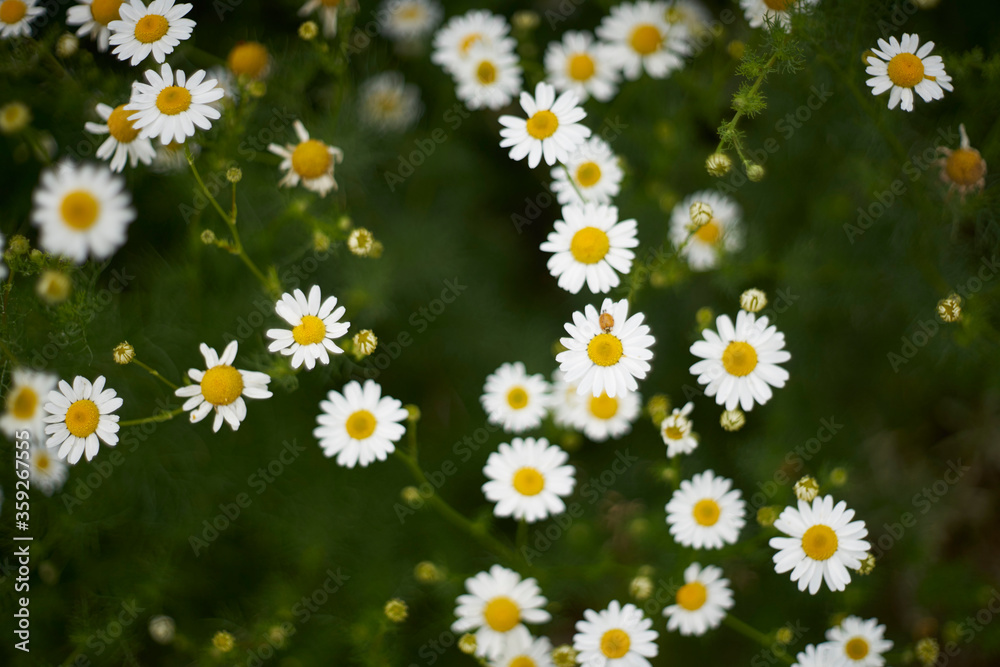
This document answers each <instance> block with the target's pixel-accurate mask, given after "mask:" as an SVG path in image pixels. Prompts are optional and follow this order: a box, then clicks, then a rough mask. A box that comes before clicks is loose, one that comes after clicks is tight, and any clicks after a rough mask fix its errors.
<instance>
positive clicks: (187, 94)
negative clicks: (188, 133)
mask: <svg viewBox="0 0 1000 667" xmlns="http://www.w3.org/2000/svg"><path fill="white" fill-rule="evenodd" d="M190 106H191V91H189V90H188V89H187V88H183V87H181V86H167V87H166V88H164V89H163V90H161V91H160V94H159V95H157V96H156V108H157V109H159V110H160V113H162V114H164V115H166V116H176V115H177V114H179V113H181V112H182V111H187V110H188V108H189V107H190Z"/></svg>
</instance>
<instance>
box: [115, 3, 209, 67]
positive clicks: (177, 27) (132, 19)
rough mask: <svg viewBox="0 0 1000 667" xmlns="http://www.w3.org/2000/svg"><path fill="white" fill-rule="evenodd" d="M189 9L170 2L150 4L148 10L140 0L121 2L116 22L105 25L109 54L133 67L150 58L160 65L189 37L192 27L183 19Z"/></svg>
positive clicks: (190, 21) (189, 21) (192, 22)
mask: <svg viewBox="0 0 1000 667" xmlns="http://www.w3.org/2000/svg"><path fill="white" fill-rule="evenodd" d="M192 7H193V5H191V4H188V3H182V4H179V5H175V4H174V0H152V2H150V3H149V6H148V7H147V6H146V5H144V4H142V0H130V1H129V2H123V3H122V4H121V6H120V7H119V8H118V12H119V14H120V18H119V19H118V20H117V21H111V22H110V23H109V24H108V29H109V30H111V38H110V43H111V44H112V45H114V46H115V48H114V50H113V51H112V52H111V53H113V54H114V55H116V56H118V59H119V60H131V63H130V64H131V65H133V66H134V65H138V64H139V63H141V62H142V61H143V60H145V59H146V58H147V57H148V56H149V55H150V54H152V55H153V60H155V61H156V62H158V63H162V62H163V61H164V60H166V59H167V55H168V54H170V53H173V51H174V47H176V46H177V45H178V44H180V43H181V42H182V41H184V40H186V39H188V38H189V37H191V32H192V31H193V30H194V26H195V23H194V21H192V20H191V19H186V18H184V16H185V15H187V13H188V12H189V11H191V8H192Z"/></svg>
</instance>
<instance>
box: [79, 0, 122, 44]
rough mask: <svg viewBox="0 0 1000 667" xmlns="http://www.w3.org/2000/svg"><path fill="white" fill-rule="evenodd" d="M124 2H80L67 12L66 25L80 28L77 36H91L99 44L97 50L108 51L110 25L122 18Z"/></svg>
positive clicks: (82, 0) (95, 0)
mask: <svg viewBox="0 0 1000 667" xmlns="http://www.w3.org/2000/svg"><path fill="white" fill-rule="evenodd" d="M123 2H124V0H79V3H78V4H75V5H73V6H72V7H70V8H69V9H68V10H66V25H75V26H80V27H79V28H77V29H76V36H77V37H83V36H84V35H90V38H91V39H93V40H95V41H96V42H97V50H98V51H100V52H101V53H104V52H105V51H107V50H108V40H109V39H110V37H111V30H110V29H109V28H108V25H110V23H111V22H112V21H117V20H119V19H120V18H121V15H120V14H119V13H118V12H119V7H121V5H122V3H123Z"/></svg>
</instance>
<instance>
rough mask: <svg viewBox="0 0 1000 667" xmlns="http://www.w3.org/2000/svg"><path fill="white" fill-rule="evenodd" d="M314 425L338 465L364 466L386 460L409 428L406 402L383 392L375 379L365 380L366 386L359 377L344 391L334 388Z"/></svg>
mask: <svg viewBox="0 0 1000 667" xmlns="http://www.w3.org/2000/svg"><path fill="white" fill-rule="evenodd" d="M326 397H327V399H328V400H325V401H320V404H319V407H320V409H322V411H323V412H322V414H320V415H319V416H318V417H317V418H316V421H317V423H318V426H317V427H316V428H315V429H313V436H315V437H316V439H317V440H319V446H320V447H322V448H323V454H324V455H325V456H326V457H327V458H330V457H332V456H336V457H337V465H340V466H344V467H345V468H353V467H354V466H355V465H360V466H361V467H362V468H365V467H367V466H368V464H369V463H371V462H372V461H375V460H376V459H377V460H379V461H385V459H386V457H388V456H389V454H391V453H393V452H394V451H396V446H395V444H394V443H396V442H399V439H400V438H402V437H403V433H405V432H406V427H405V426H403V424H401V423H400V422H402V421H403V420H404V419H406V417H407V414H408V413H407V412H406V410H405V409H403V403H402V402H401V401H399V400H397V399H395V398H390V397H389V396H382V387H380V386H379V385H378V384H376V383H375V382H373V381H372V380H365V384H364V387H362V386H361V385H360V384H359V383H358V382H357V381H351V382H348V383H347V384H346V385H344V389H343V393H339V392H336V391H331V392H330V393H329V394H327V396H326Z"/></svg>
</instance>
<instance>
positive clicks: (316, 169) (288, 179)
mask: <svg viewBox="0 0 1000 667" xmlns="http://www.w3.org/2000/svg"><path fill="white" fill-rule="evenodd" d="M293 127H294V128H295V134H296V136H298V138H299V143H297V144H285V145H284V146H279V145H278V144H271V145H269V146H268V147H267V150H269V151H271V152H272V153H274V154H275V155H278V156H280V157H281V158H282V160H281V165H280V169H282V170H283V171H284V172H285V176H284V177H283V178H282V179H281V181H280V182H279V183H278V184H279V185H280V186H281V187H285V188H293V187H295V186H296V185H298V184H299V183H300V182H301V183H302V187H304V188H305V189H306V190H312V191H313V192H315V193H317V194H319V196H320V197H325V196H326V195H327V193H329V192H330V190H336V189H337V181H336V180H335V179H334V177H333V168H334V166H335V165H336V164H337V163H339V162H343V161H344V151H342V150H340V149H339V148H337V147H336V146H329V145H327V144H325V143H323V142H322V141H320V140H319V139H312V138H310V137H309V133H308V132H306V128H305V126H303V125H302V122H301V121H295V123H294V124H293Z"/></svg>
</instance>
